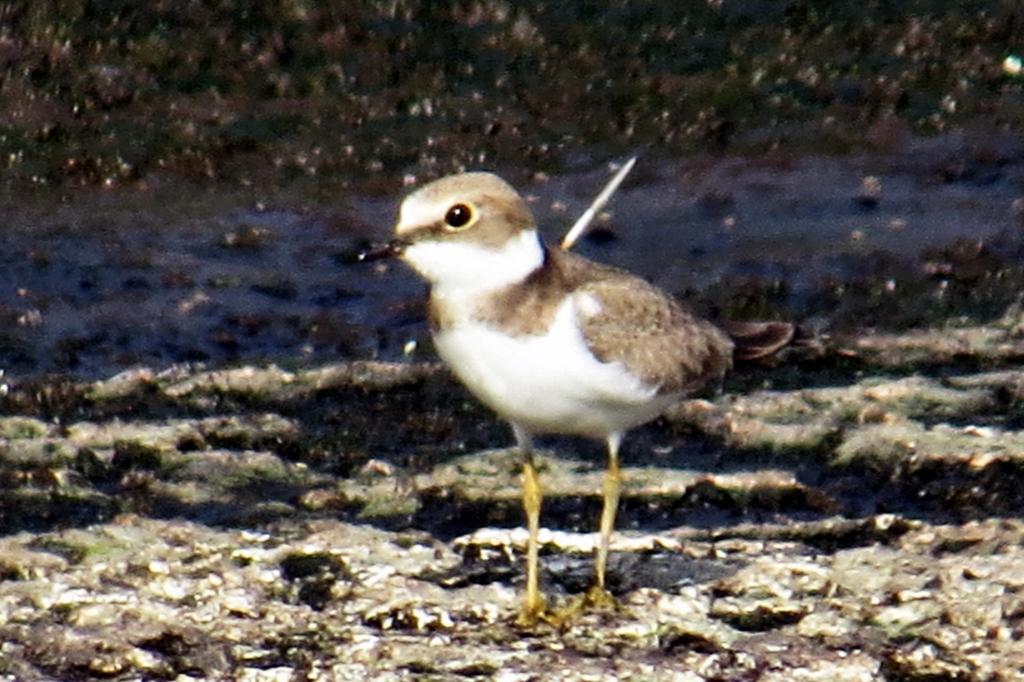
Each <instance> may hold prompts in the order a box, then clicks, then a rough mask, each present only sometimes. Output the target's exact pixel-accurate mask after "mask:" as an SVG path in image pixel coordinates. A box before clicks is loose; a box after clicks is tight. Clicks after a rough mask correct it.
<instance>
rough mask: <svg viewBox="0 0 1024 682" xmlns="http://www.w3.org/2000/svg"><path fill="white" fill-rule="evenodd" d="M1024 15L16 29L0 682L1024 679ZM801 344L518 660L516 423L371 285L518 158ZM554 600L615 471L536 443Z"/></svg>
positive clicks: (161, 22)
mask: <svg viewBox="0 0 1024 682" xmlns="http://www.w3.org/2000/svg"><path fill="white" fill-rule="evenodd" d="M1017 5H1018V3H1016V2H1011V1H1009V0H1006V1H1005V2H960V3H950V2H947V1H944V0H919V1H917V2H913V3H905V4H904V5H901V6H900V7H896V6H895V5H892V4H891V3H868V4H866V5H864V6H854V5H850V6H849V7H846V6H842V5H839V4H837V3H820V2H788V3H779V2H761V1H758V0H737V1H735V2H731V1H729V0H726V2H705V1H704V0H701V1H700V2H696V1H695V2H678V3H654V4H651V3H647V4H645V5H644V9H643V11H640V10H638V9H637V8H639V7H640V5H637V6H636V7H634V6H633V5H629V4H627V5H622V6H618V5H615V4H614V3H612V4H608V5H607V6H602V7H596V6H594V5H593V4H590V3H568V4H562V5H558V4H552V3H541V2H537V3H532V2H528V3H516V4H515V5H514V6H512V5H508V4H506V3H501V2H468V3H463V2H460V3H423V4H422V6H421V5H419V4H415V3H405V2H396V3H375V2H374V3H371V2H367V3H360V2H345V3H318V4H316V5H315V6H313V5H310V4H308V3H301V2H291V1H289V2H280V3H261V4H260V6H259V7H251V8H249V9H248V10H246V11H244V12H239V11H238V10H237V7H236V4H235V3H226V2H225V3H220V2H211V3H202V4H201V6H200V4H198V3H192V2H186V1H184V0H182V1H181V2H179V1H177V0H169V1H168V2H161V3H155V4H150V5H139V4H138V3H120V2H108V3H94V2H88V1H84V0H83V1H82V2H65V3H43V2H39V3H0V168H2V170H3V173H2V175H0V225H2V228H3V229H0V679H4V680H7V679H9V680H35V679H40V680H47V679H59V680H69V679H70V680H79V679H80V680H86V679H89V680H91V679H113V680H131V679H175V680H188V679H240V680H291V679H353V680H359V679H423V680H431V679H438V680H439V679H461V678H479V679H496V680H532V679H570V680H572V679H575V680H605V679H607V680H613V679H637V680H647V679H676V680H686V681H693V682H697V681H698V680H718V681H723V682H724V681H731V680H778V681H780V682H781V681H783V680H819V681H822V682H824V681H831V680H851V681H852V680H887V681H890V680H891V681H900V682H906V681H915V682H924V681H929V682H931V681H936V680H958V681H959V680H979V681H980V680H1017V679H1024V644H1022V638H1024V602H1022V597H1021V595H1022V593H1024V592H1022V589H1024V555H1022V545H1024V524H1022V520H1021V509H1022V508H1024V507H1022V503H1021V495H1020V491H1021V490H1022V489H1024V474H1022V472H1024V469H1022V467H1021V462H1022V461H1024V419H1022V416H1024V409H1022V405H1024V371H1021V369H1020V367H1021V361H1022V359H1024V310H1022V307H1021V296H1020V292H1021V287H1022V286H1024V258H1022V256H1024V239H1022V236H1024V232H1022V230H1024V143H1022V142H1021V139H1022V138H1021V137H1020V135H1021V130H1022V128H1024V81H1022V80H1021V79H1020V77H1019V76H1018V75H1015V74H1014V73H1013V72H1012V69H1011V70H1007V68H1006V66H1005V63H1006V61H1005V60H1006V58H1007V57H1008V56H1010V57H1012V56H1013V55H1015V54H1018V53H1019V52H1020V51H1021V49H1024V19H1022V15H1021V13H1020V8H1019V7H1018V6H1017ZM634 153H638V154H639V155H640V157H641V161H640V164H639V166H638V168H637V170H636V171H635V172H634V174H633V175H632V176H631V177H630V179H629V180H628V181H627V183H626V184H625V185H624V187H623V188H622V190H621V191H620V193H619V194H618V195H617V197H616V199H615V201H614V202H613V203H612V204H611V205H610V206H609V209H608V211H607V212H606V213H605V214H604V215H602V216H600V218H599V219H598V221H597V223H596V225H595V227H594V229H593V230H592V231H591V233H590V234H589V235H588V237H587V238H586V239H585V240H584V242H582V243H581V244H580V245H579V246H578V248H579V249H580V251H581V252H582V253H585V254H586V255H588V256H592V257H594V258H597V259H599V260H602V261H606V262H611V263H615V264H618V265H621V266H624V267H627V268H629V269H631V270H634V271H636V272H639V273H641V274H642V275H644V276H646V277H648V278H649V279H651V280H652V281H654V282H656V283H657V284H659V285H660V286H662V287H664V288H666V289H667V290H669V291H671V292H672V293H674V294H676V295H677V296H678V297H680V298H681V299H683V300H685V301H686V302H687V303H688V304H690V305H692V306H694V307H695V308H697V309H698V310H699V311H701V312H702V313H704V314H707V315H708V316H710V317H712V318H714V319H723V318H739V319H787V320H796V321H798V322H799V323H800V324H801V325H802V327H803V328H804V331H805V342H804V343H802V344H800V345H799V346H798V347H796V348H793V349H792V350H790V351H787V352H786V353H785V354H783V355H782V356H781V357H779V358H778V359H777V360H776V361H774V362H773V363H772V364H770V365H765V366H749V367H741V368H738V370H737V372H736V373H735V374H734V375H733V376H731V377H730V378H729V379H727V380H726V382H725V383H724V384H723V385H722V386H718V387H712V388H710V389H709V390H708V391H707V392H705V393H704V394H702V395H699V396H694V397H693V399H691V400H689V401H687V402H685V403H683V404H681V405H679V406H678V407H676V408H674V409H672V410H671V411H670V412H669V413H668V414H667V415H666V416H665V417H664V418H662V419H660V420H658V421H656V422H655V423H653V424H651V425H648V426H646V427H643V428H639V429H636V430H635V431H634V432H633V433H631V434H630V435H629V437H628V439H627V441H626V443H625V446H624V453H623V455H624V464H625V475H626V489H625V494H624V496H623V501H622V507H621V513H620V518H619V523H618V528H619V530H620V532H619V533H618V535H617V537H616V540H615V542H614V545H613V553H612V557H611V560H610V575H609V579H610V587H611V589H612V591H613V592H614V593H615V595H616V597H617V599H618V603H617V606H616V607H615V608H607V609H603V610H594V611H591V612H586V613H583V614H581V615H580V616H579V617H577V618H575V619H571V620H569V621H567V622H566V623H565V624H564V625H563V626H562V627H558V628H556V627H552V626H548V625H539V626H537V627H535V628H529V629H522V628H517V627H515V626H514V624H513V621H514V617H515V614H516V609H517V608H518V603H519V601H518V600H519V598H520V596H521V593H522V583H523V574H522V552H523V546H524V543H525V534H524V531H523V530H522V528H521V525H522V518H521V510H520V505H519V497H518V496H519V479H518V461H517V458H516V453H515V452H513V451H512V450H510V449H509V448H508V445H509V444H510V442H511V436H510V434H509V433H508V429H507V427H505V426H504V425H502V424H501V423H500V422H499V421H498V420H496V419H495V418H494V417H493V416H492V415H490V414H488V413H487V412H486V411H485V410H484V409H483V408H481V407H480V406H479V405H478V404H477V403H476V402H475V401H474V400H473V399H472V398H471V397H470V396H469V395H468V394H466V393H465V391H464V390H463V389H462V388H461V387H459V386H458V385H457V384H456V383H455V382H454V381H453V380H452V379H451V378H450V376H449V375H448V374H447V372H446V371H445V370H444V369H443V368H442V367H440V366H439V365H437V364H436V361H435V356H434V354H433V352H432V349H431V347H430V341H429V337H428V335H427V334H426V331H425V328H424V324H423V313H422V308H421V301H422V294H423V287H422V285H421V284H420V283H419V282H418V281H417V280H416V279H415V278H414V277H413V276H412V275H411V274H410V273H408V272H406V271H405V270H404V269H402V268H401V267H398V266H396V265H395V264H391V263H386V262H385V263H376V264H365V263H361V262H359V261H358V258H357V255H358V253H359V252H360V250H361V249H362V248H364V247H365V246H366V245H367V244H368V243H370V242H372V241H374V240H377V239H381V238H384V237H386V236H387V234H388V231H389V226H390V224H391V223H392V221H393V219H394V214H395V209H396V206H397V203H398V201H399V199H400V196H401V194H402V193H403V192H404V191H407V188H408V187H409V186H411V185H415V184H417V183H419V182H422V181H424V180H427V179H430V178H432V177H436V176H438V175H442V174H445V173H447V172H451V171H453V170H459V169H462V168H465V167H473V168H481V167H482V168H487V169H491V170H496V171H498V172H500V173H502V174H503V175H504V176H506V177H508V178H509V179H510V180H512V181H513V182H514V183H515V184H516V186H517V187H519V188H520V189H521V190H522V191H523V192H524V194H525V195H526V196H527V197H528V200H529V201H530V203H531V206H532V207H533V209H534V211H535V212H536V214H537V216H538V218H539V219H540V221H541V225H542V229H543V231H544V233H545V235H546V236H547V237H548V238H557V237H558V236H560V235H561V233H562V232H563V231H564V229H565V228H566V226H567V225H568V224H570V223H571V221H572V220H573V219H574V218H575V216H576V215H577V214H578V213H579V212H580V210H582V208H583V207H584V206H585V205H586V204H587V202H588V201H589V199H590V197H592V196H593V194H594V192H596V191H597V189H598V188H599V187H600V186H601V185H602V184H603V182H604V181H605V180H606V178H607V177H608V175H609V173H610V172H611V170H612V169H613V167H614V166H615V164H617V163H619V162H621V161H622V160H623V159H625V158H627V157H628V156H629V155H632V154H634ZM542 444H543V446H544V456H543V468H542V477H543V478H542V480H543V482H544V485H545V487H546V490H547V498H546V501H545V508H544V515H543V524H544V526H545V531H544V533H543V535H542V542H543V548H542V556H541V559H542V583H543V587H544V589H545V591H546V592H547V593H548V595H549V597H550V599H551V600H552V602H553V604H555V605H556V606H565V605H567V604H571V603H572V602H573V600H574V598H576V597H577V596H578V595H579V594H581V593H582V592H583V591H584V590H585V589H586V588H587V586H588V585H589V584H590V581H591V578H592V574H591V564H592V562H591V552H592V545H593V542H594V534H593V530H594V528H595V527H596V523H597V517H598V515H599V510H600V502H601V500H600V497H599V491H600V478H601V474H602V466H603V460H602V457H603V454H602V450H601V448H600V447H599V445H598V444H595V443H587V442H583V441H578V440H574V439H561V438H557V439H550V440H545V441H544V442H543V443H542Z"/></svg>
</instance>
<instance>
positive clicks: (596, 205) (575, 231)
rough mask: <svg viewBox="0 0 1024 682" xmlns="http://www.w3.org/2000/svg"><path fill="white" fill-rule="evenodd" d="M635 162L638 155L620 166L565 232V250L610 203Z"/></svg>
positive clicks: (563, 239)
mask: <svg viewBox="0 0 1024 682" xmlns="http://www.w3.org/2000/svg"><path fill="white" fill-rule="evenodd" d="M635 164H636V157H635V156H634V157H633V158H632V159H630V160H629V161H627V162H626V163H624V164H623V165H622V168H620V169H619V172H618V173H616V174H615V177H613V178H612V179H611V180H609V181H608V184H607V185H605V186H604V189H603V190H601V193H600V194H598V195H597V198H596V199H594V201H593V202H592V203H591V204H590V207H589V208H587V210H586V211H584V212H583V215H581V216H580V217H579V220H577V221H576V224H575V225H573V226H572V229H570V230H569V231H568V232H567V233H566V234H565V237H563V238H562V250H563V251H568V250H569V249H571V248H572V245H573V244H575V243H576V240H577V239H579V238H580V235H581V234H583V231H584V230H586V229H587V226H588V225H590V223H591V221H593V220H594V216H596V215H597V214H598V212H599V211H600V210H601V209H602V208H604V205H605V204H607V203H608V200H609V199H611V198H612V195H613V194H615V190H617V189H618V188H619V185H621V184H622V181H623V180H625V179H626V176H627V175H629V171H631V170H633V166H634V165H635Z"/></svg>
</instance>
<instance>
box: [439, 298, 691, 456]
mask: <svg viewBox="0 0 1024 682" xmlns="http://www.w3.org/2000/svg"><path fill="white" fill-rule="evenodd" d="M434 343H435V345H436V347H437V351H438V353H439V354H440V355H441V357H442V358H443V359H444V361H445V362H447V363H448V365H449V366H450V367H451V368H452V371H453V372H454V373H455V375H456V376H457V377H458V378H459V379H460V380H461V381H462V382H463V383H464V384H465V385H466V387H467V388H469V390H470V391H472V392H473V393H474V394H475V395H476V396H477V397H478V398H479V399H480V400H482V401H483V402H484V403H485V404H487V405H488V406H489V407H490V408H491V409H493V410H494V411H495V412H497V413H498V414H499V415H501V416H502V417H504V418H505V419H507V420H509V421H511V422H514V423H517V424H519V425H521V426H522V427H524V428H526V429H527V430H529V431H532V432H537V433H566V434H578V435H585V436H593V437H598V438H604V437H606V436H608V435H610V434H612V433H616V432H621V431H624V430H626V429H628V428H630V427H632V426H636V425H638V424H641V423H643V422H645V421H648V420H650V419H652V418H654V417H656V416H657V415H658V414H660V413H661V412H662V411H663V410H664V409H665V408H667V407H668V406H669V405H671V404H672V402H673V401H674V396H658V395H657V391H656V387H653V386H647V385H645V384H644V383H643V382H641V381H640V380H638V379H637V378H636V377H635V376H633V375H632V374H630V373H629V372H627V371H626V369H625V368H624V367H623V366H622V365H621V364H620V363H602V362H599V361H598V360H597V359H596V358H595V357H594V356H593V355H592V354H591V352H590V350H589V349H588V348H587V346H586V343H585V342H584V340H583V337H582V336H581V334H580V332H579V328H578V327H577V325H576V313H575V308H574V306H573V304H572V301H571V300H567V301H566V302H565V303H563V304H562V306H561V307H560V308H559V310H558V312H557V314H556V315H555V318H554V322H553V323H552V325H551V328H550V329H549V330H548V332H547V333H546V334H545V335H543V336H524V337H512V336H508V335H506V334H503V333H501V332H499V331H497V330H495V329H494V328H492V327H489V326H487V325H483V324H480V323H477V322H463V323H461V324H458V325H455V326H454V327H452V328H449V329H446V330H444V331H441V332H439V333H437V334H436V335H435V336H434Z"/></svg>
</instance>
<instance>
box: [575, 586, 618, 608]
mask: <svg viewBox="0 0 1024 682" xmlns="http://www.w3.org/2000/svg"><path fill="white" fill-rule="evenodd" d="M583 606H584V607H585V608H586V609H587V610H592V609H593V610H602V609H615V608H616V607H618V602H616V601H615V597H613V596H612V593H611V592H609V591H608V590H606V589H604V588H603V587H601V586H600V585H593V586H592V587H591V588H590V589H589V590H587V593H586V594H585V595H583Z"/></svg>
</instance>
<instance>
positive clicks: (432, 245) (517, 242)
mask: <svg viewBox="0 0 1024 682" xmlns="http://www.w3.org/2000/svg"><path fill="white" fill-rule="evenodd" d="M402 258H403V259H404V260H405V261H406V262H407V263H409V265H411V266H412V267H413V268H415V269H416V271H417V272H419V273H420V275H422V276H423V277H424V279H426V280H427V281H428V282H430V284H431V285H432V286H433V287H434V294H435V295H437V296H444V297H448V296H456V297H457V296H465V295H472V294H477V293H484V292H487V291H491V290H494V289H498V288H501V287H506V286H509V285H510V284H515V283H516V282H521V281H522V280H523V279H525V278H526V277H527V276H528V275H529V274H530V273H531V272H533V271H534V270H536V269H537V268H539V267H540V266H541V265H542V264H543V263H544V247H543V246H541V243H540V238H539V237H538V236H537V231H536V230H523V231H521V232H519V233H518V234H517V235H516V236H514V237H512V238H511V239H509V240H508V241H507V242H505V243H504V244H503V245H502V246H500V247H498V248H487V247H485V246H481V245H479V244H474V243H472V242H459V241H444V240H433V241H422V242H416V243H414V244H411V245H410V246H408V247H406V248H405V250H404V252H403V254H402Z"/></svg>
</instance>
